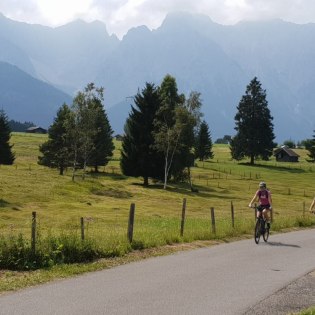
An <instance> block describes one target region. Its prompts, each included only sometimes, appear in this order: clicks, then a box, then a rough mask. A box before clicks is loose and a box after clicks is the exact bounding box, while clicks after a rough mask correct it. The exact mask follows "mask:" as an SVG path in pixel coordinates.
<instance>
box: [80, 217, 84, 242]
mask: <svg viewBox="0 0 315 315" xmlns="http://www.w3.org/2000/svg"><path fill="white" fill-rule="evenodd" d="M80 222H81V240H82V241H84V238H85V236H84V218H81V220H80Z"/></svg>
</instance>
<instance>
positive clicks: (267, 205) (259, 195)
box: [249, 182, 272, 228]
mask: <svg viewBox="0 0 315 315" xmlns="http://www.w3.org/2000/svg"><path fill="white" fill-rule="evenodd" d="M255 201H258V202H259V206H258V207H257V210H258V211H257V217H258V216H259V215H260V212H262V216H263V218H264V219H265V220H266V221H267V227H268V228H270V216H269V213H270V210H271V209H272V199H271V192H270V191H269V190H268V189H267V186H266V183H265V182H261V183H259V189H258V190H257V191H256V193H255V195H254V197H253V199H252V200H251V202H250V203H249V207H252V204H253V202H255Z"/></svg>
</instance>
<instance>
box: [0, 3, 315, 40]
mask: <svg viewBox="0 0 315 315" xmlns="http://www.w3.org/2000/svg"><path fill="white" fill-rule="evenodd" d="M173 11H188V12H191V13H202V14H206V15H208V16H209V17H210V18H211V19H212V20H213V21H214V22H217V23H219V24H225V25H231V24H235V23H237V22H239V21H241V20H247V21H248V20H266V19H274V18H280V19H282V20H285V21H290V22H294V23H298V24H304V23H310V22H312V23H315V1H314V0H0V12H1V13H2V14H3V15H5V16H6V17H8V18H10V19H13V20H16V21H22V22H27V23H32V24H42V25H47V26H51V27H57V26H60V25H63V24H66V23H68V22H71V21H73V20H76V19H79V18H80V19H83V20H85V21H87V22H91V21H94V20H100V21H102V22H104V23H105V24H106V27H107V31H108V32H109V33H110V34H113V33H114V34H116V35H117V36H118V37H119V38H122V36H123V35H125V34H126V33H127V31H128V30H129V29H131V28H132V27H136V26H140V25H146V26H148V27H149V28H150V29H156V28H158V27H159V26H160V25H161V23H162V21H163V20H164V18H165V16H166V15H167V14H168V13H169V12H173Z"/></svg>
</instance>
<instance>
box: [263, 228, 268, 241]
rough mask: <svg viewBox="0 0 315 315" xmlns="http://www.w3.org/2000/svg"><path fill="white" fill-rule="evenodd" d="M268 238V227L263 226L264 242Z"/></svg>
mask: <svg viewBox="0 0 315 315" xmlns="http://www.w3.org/2000/svg"><path fill="white" fill-rule="evenodd" d="M268 238H269V228H268V227H266V228H265V232H264V234H263V239H264V241H265V242H267V241H268Z"/></svg>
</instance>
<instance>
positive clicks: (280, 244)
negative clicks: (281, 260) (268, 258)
mask: <svg viewBox="0 0 315 315" xmlns="http://www.w3.org/2000/svg"><path fill="white" fill-rule="evenodd" d="M265 244H266V245H269V246H286V247H295V248H301V246H299V245H295V244H284V243H281V242H267V243H265Z"/></svg>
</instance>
